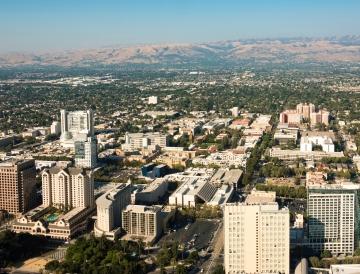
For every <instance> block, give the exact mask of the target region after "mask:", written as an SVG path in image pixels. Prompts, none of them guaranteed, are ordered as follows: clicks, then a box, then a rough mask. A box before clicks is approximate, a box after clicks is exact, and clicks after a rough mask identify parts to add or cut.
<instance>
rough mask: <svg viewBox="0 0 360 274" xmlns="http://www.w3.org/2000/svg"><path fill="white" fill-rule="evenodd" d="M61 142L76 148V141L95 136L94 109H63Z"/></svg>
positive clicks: (61, 112) (65, 145)
mask: <svg viewBox="0 0 360 274" xmlns="http://www.w3.org/2000/svg"><path fill="white" fill-rule="evenodd" d="M60 114H61V136H60V142H61V144H62V145H63V146H64V147H68V148H74V144H75V141H87V138H88V137H92V136H94V114H93V111H92V110H86V111H66V110H64V109H62V110H61V111H60Z"/></svg>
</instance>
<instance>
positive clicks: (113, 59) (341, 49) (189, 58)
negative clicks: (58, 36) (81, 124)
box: [0, 36, 360, 67]
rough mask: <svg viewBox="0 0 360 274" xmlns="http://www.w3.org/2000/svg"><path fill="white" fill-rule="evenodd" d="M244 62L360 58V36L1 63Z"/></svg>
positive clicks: (87, 52)
mask: <svg viewBox="0 0 360 274" xmlns="http://www.w3.org/2000/svg"><path fill="white" fill-rule="evenodd" d="M244 61H251V62H258V63H304V62H349V63H352V62H359V61H360V36H345V37H340V38H339V37H332V38H289V39H247V40H236V41H219V42H211V43H199V44H158V45H141V46H128V47H108V48H101V49H84V50H71V51H62V52H52V53H50V52H49V53H42V54H27V53H9V54H2V55H0V67H15V66H24V65H40V66H48V65H56V66H64V67H69V66H82V67H83V66H85V67H86V66H92V65H116V64H120V65H122V64H123V65H127V64H168V65H187V64H203V63H205V64H206V63H213V64H216V63H225V64H236V63H237V62H244Z"/></svg>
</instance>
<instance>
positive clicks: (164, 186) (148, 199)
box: [135, 178, 168, 204]
mask: <svg viewBox="0 0 360 274" xmlns="http://www.w3.org/2000/svg"><path fill="white" fill-rule="evenodd" d="M167 190H168V181H167V179H165V178H157V179H155V180H154V181H153V182H152V183H150V184H149V185H147V186H146V187H145V188H144V189H143V190H142V191H140V192H136V193H135V202H136V203H139V204H154V203H158V202H159V201H160V200H161V198H163V197H164V195H165V194H166V193H167Z"/></svg>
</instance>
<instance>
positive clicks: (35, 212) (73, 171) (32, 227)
mask: <svg viewBox="0 0 360 274" xmlns="http://www.w3.org/2000/svg"><path fill="white" fill-rule="evenodd" d="M41 177H42V194H43V204H42V205H40V206H38V207H36V208H34V209H32V210H30V211H28V212H26V213H24V214H23V215H22V216H20V217H19V218H17V219H16V220H15V221H14V223H13V225H12V230H13V231H15V232H17V233H20V232H21V233H24V232H25V233H30V234H33V235H43V236H46V237H49V238H54V239H62V240H70V239H73V238H74V237H76V236H77V235H79V234H81V233H82V232H84V231H86V229H87V228H88V224H89V219H90V217H91V214H92V213H93V211H94V179H93V175H92V171H89V170H84V169H81V168H74V167H67V168H61V167H58V166H54V167H51V168H49V169H46V170H44V171H43V172H42V174H41ZM56 208H57V209H60V211H59V210H57V209H56Z"/></svg>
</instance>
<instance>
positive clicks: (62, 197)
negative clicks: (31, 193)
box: [41, 166, 94, 210]
mask: <svg viewBox="0 0 360 274" xmlns="http://www.w3.org/2000/svg"><path fill="white" fill-rule="evenodd" d="M41 177H42V195H43V205H44V206H53V207H56V208H59V209H61V210H69V209H72V208H76V207H93V206H94V180H93V175H92V172H91V171H89V170H85V169H82V168H76V167H67V168H62V167H58V166H54V167H51V168H49V169H45V170H44V171H43V172H42V174H41Z"/></svg>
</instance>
